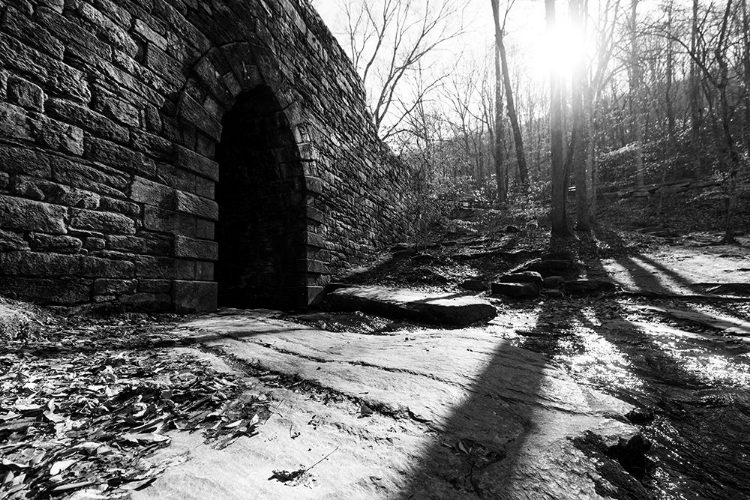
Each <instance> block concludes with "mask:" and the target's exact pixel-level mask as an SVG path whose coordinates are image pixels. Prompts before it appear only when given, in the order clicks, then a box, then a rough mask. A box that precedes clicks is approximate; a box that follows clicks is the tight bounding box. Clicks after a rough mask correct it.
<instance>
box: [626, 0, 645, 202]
mask: <svg viewBox="0 0 750 500" xmlns="http://www.w3.org/2000/svg"><path fill="white" fill-rule="evenodd" d="M629 24H630V26H629V30H630V65H629V80H630V112H631V116H632V123H633V143H634V145H635V175H636V186H637V187H639V188H641V187H643V184H644V182H645V170H644V168H643V135H644V132H643V118H644V109H643V108H644V106H643V94H642V85H641V79H642V75H641V66H640V50H639V47H638V0H630V23H629Z"/></svg>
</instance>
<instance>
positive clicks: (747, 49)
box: [742, 0, 750, 154]
mask: <svg viewBox="0 0 750 500" xmlns="http://www.w3.org/2000/svg"><path fill="white" fill-rule="evenodd" d="M742 44H743V45H744V47H743V58H742V63H743V69H744V70H745V85H746V88H745V148H746V149H747V152H748V154H750V83H748V82H750V12H748V9H747V0H742Z"/></svg>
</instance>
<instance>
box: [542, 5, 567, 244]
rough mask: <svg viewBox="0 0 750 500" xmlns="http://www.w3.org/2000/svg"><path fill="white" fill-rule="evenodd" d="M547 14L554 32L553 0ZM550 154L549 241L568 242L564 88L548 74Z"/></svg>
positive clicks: (553, 75)
mask: <svg viewBox="0 0 750 500" xmlns="http://www.w3.org/2000/svg"><path fill="white" fill-rule="evenodd" d="M544 5H545V10H546V14H547V31H548V32H549V33H553V32H554V30H555V23H556V21H555V0H544ZM550 154H551V161H552V209H551V213H550V216H551V219H552V239H553V240H554V239H556V238H567V237H569V236H570V231H569V230H568V219H567V216H566V213H565V208H566V207H565V202H566V199H565V197H566V192H565V187H566V186H565V185H566V182H565V181H566V175H565V152H564V145H563V85H562V78H561V76H560V74H559V73H558V72H556V71H554V70H553V71H552V73H551V74H550Z"/></svg>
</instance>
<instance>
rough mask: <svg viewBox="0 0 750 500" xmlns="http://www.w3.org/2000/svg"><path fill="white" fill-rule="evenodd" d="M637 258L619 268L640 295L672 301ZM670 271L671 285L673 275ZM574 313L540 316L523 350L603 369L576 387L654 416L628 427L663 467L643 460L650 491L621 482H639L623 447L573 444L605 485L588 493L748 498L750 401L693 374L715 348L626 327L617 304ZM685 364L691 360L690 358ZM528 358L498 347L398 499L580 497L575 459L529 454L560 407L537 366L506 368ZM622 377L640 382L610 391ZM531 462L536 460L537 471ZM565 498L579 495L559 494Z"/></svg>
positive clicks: (604, 302) (739, 391)
mask: <svg viewBox="0 0 750 500" xmlns="http://www.w3.org/2000/svg"><path fill="white" fill-rule="evenodd" d="M640 257H641V256H637V257H636V258H631V257H622V256H621V257H618V258H617V259H616V260H618V262H620V263H621V264H629V265H630V269H632V270H633V271H637V270H640V271H641V272H638V273H637V276H635V279H634V280H635V281H637V282H638V285H639V286H640V287H648V288H649V289H651V290H655V291H657V292H660V293H670V290H669V289H668V288H666V287H665V285H664V284H663V283H662V282H661V281H659V280H658V278H657V277H656V276H653V275H652V274H651V273H649V272H648V271H647V270H646V269H644V268H643V266H642V264H639V263H638V262H637V261H636V259H640ZM647 263H649V264H650V263H651V262H647ZM624 267H626V268H627V267H628V266H624ZM655 267H656V266H655ZM662 267H663V266H662ZM590 268H592V269H600V270H603V269H604V266H603V263H602V262H601V261H600V260H599V259H594V261H593V262H592V263H591V266H590ZM660 271H662V272H665V271H664V270H663V269H660ZM668 271H670V270H668V269H667V271H666V272H665V274H668V275H669V272H668ZM670 277H672V276H670ZM675 281H677V279H675ZM683 283H684V282H682V283H681V284H683ZM576 301H577V302H576ZM559 303H560V304H562V303H565V302H564V301H561V302H559ZM572 303H573V304H576V303H577V304H579V305H580V309H579V310H578V311H572V312H571V311H570V309H566V313H565V314H561V313H560V312H559V311H557V312H556V311H555V307H554V306H553V307H551V308H549V309H545V310H543V311H542V312H541V313H540V315H539V317H538V319H537V322H536V325H535V326H534V327H533V328H530V329H528V330H527V331H523V332H519V335H520V336H521V341H520V343H519V346H520V347H523V348H525V349H529V350H533V351H537V352H541V353H543V354H545V355H547V356H553V357H555V356H558V355H560V356H561V358H560V359H562V358H564V357H565V356H569V357H572V358H573V360H574V361H575V360H576V359H577V360H578V361H580V360H581V359H582V358H576V356H578V355H580V356H582V357H585V358H586V359H590V360H591V359H593V361H592V363H593V364H594V365H595V367H594V369H592V370H590V372H589V373H583V374H575V378H576V379H578V380H579V381H580V382H582V383H584V384H589V385H592V386H595V387H597V388H598V389H600V390H602V391H604V392H607V393H609V394H611V395H613V396H615V397H617V398H619V399H622V400H625V401H628V402H629V403H631V404H633V405H634V406H636V407H641V408H645V409H646V410H645V411H643V412H636V414H635V416H631V417H630V418H632V419H633V422H634V423H638V424H639V426H640V430H641V432H642V433H643V434H644V435H645V436H646V437H647V438H648V439H650V440H651V442H653V447H652V449H651V452H650V456H651V457H652V458H653V460H655V462H656V465H655V466H653V465H652V466H649V465H648V461H646V460H644V461H643V463H641V464H640V465H638V467H640V468H641V469H640V474H642V480H643V482H639V481H637V480H635V478H634V477H633V476H631V475H629V474H625V473H624V467H630V468H631V469H629V470H630V471H631V473H633V474H635V475H636V476H638V473H637V472H638V470H636V471H635V472H633V470H632V467H633V464H632V463H631V462H628V463H626V461H624V460H625V459H623V458H622V456H621V455H618V454H617V453H619V452H616V451H614V450H616V449H617V448H616V447H611V446H609V445H608V444H605V443H604V442H603V441H602V440H601V438H597V437H596V436H595V435H593V434H586V436H582V437H580V438H576V439H573V442H574V443H575V445H576V446H577V447H578V448H579V449H580V450H581V451H582V452H583V453H584V454H587V455H589V456H590V458H591V463H593V464H596V467H597V470H598V472H599V475H600V478H599V479H595V478H593V477H591V476H589V477H587V479H584V482H585V481H589V482H594V483H596V484H595V488H596V491H597V492H598V493H600V494H602V495H603V496H611V497H614V498H655V497H660V498H675V499H676V498H706V499H716V500H719V499H725V498H747V497H750V477H748V475H747V474H746V471H747V470H748V469H750V437H749V436H748V433H747V432H746V430H747V428H750V395H749V394H748V391H747V387H746V386H742V385H740V386H737V385H733V384H732V383H731V382H726V381H722V380H721V378H720V377H719V378H716V377H713V376H712V374H711V373H710V370H704V371H701V370H700V369H699V368H696V366H695V363H693V362H694V361H696V360H698V361H700V359H701V357H700V355H696V354H695V351H696V350H698V348H700V349H703V350H704V351H705V354H706V358H707V359H710V358H711V357H712V356H714V355H715V354H716V353H715V349H714V346H711V345H710V344H706V342H710V339H708V340H706V339H705V337H703V338H701V339H700V342H703V344H701V345H699V346H696V345H692V344H690V343H691V342H693V343H695V340H694V339H692V338H690V337H687V338H685V339H679V338H678V339H674V338H669V337H668V336H669V335H670V332H668V331H664V332H661V331H659V328H658V325H656V327H655V329H651V330H649V329H647V330H644V329H642V328H641V327H640V326H639V325H637V324H634V323H632V322H631V321H629V319H628V318H629V316H630V313H629V311H628V310H627V309H625V308H624V307H623V305H622V303H621V302H620V301H618V300H617V299H615V298H613V297H600V298H598V299H596V300H593V301H592V299H590V298H586V299H576V300H573V301H572ZM584 308H587V311H588V313H587V314H584V313H583V310H584ZM592 308H593V310H594V311H595V314H594V316H592V315H591V309H592ZM581 327H583V328H585V329H587V330H588V331H589V332H593V333H592V334H589V337H592V338H593V340H592V338H586V335H582V334H580V330H579V333H576V328H581ZM592 342H593V343H594V344H596V343H597V342H600V343H603V345H606V346H609V348H610V349H611V350H612V352H613V354H612V356H613V357H615V358H618V357H619V359H609V358H607V357H606V356H605V355H602V354H601V353H597V351H596V350H595V349H594V350H592V347H591V345H590V344H591V343H592ZM679 342H683V343H684V345H683V350H682V351H680V350H679V349H677V348H675V344H679ZM718 348H719V349H720V348H721V346H720V345H719V346H718ZM748 350H750V349H748ZM521 352H522V351H521ZM683 353H684V354H686V355H687V356H692V357H691V358H689V359H687V358H686V357H684V356H682V354H683ZM519 355H520V354H519V351H516V350H513V349H512V348H511V347H510V346H509V344H508V343H507V342H499V343H498V346H497V348H496V349H495V352H494V353H493V356H492V360H491V361H490V362H489V364H488V365H487V367H486V368H485V369H484V371H483V372H482V373H481V374H480V375H479V376H478V377H477V378H476V380H475V382H474V384H473V385H472V386H471V390H470V391H468V393H469V394H470V395H469V396H468V398H467V400H465V401H464V402H463V403H461V404H460V405H459V406H458V407H457V408H455V409H453V411H452V412H451V415H450V417H449V418H448V420H447V422H446V423H445V425H444V426H443V427H442V428H441V429H440V430H439V432H438V433H437V435H436V437H435V439H434V440H433V444H432V445H431V446H430V447H429V448H428V449H427V450H425V451H424V453H423V454H422V455H421V456H420V457H419V458H418V460H417V461H416V463H415V464H414V466H413V469H412V471H411V474H410V476H409V480H408V483H407V484H406V485H405V486H404V489H403V491H402V492H401V493H400V494H399V496H398V498H399V499H401V500H406V499H419V498H445V499H447V498H500V499H513V498H567V497H575V495H574V494H571V492H572V491H573V490H575V488H576V487H577V486H576V485H575V484H572V483H574V482H575V480H576V478H580V477H581V476H580V475H577V474H580V471H576V470H575V465H574V464H573V462H575V460H573V459H572V458H571V459H570V462H567V461H566V458H565V457H563V458H562V459H561V461H558V462H556V463H551V462H545V460H544V453H543V452H542V453H538V454H537V455H532V453H533V452H532V451H530V450H533V448H534V447H535V446H537V447H538V445H539V443H540V442H543V441H540V440H539V436H540V435H543V434H544V432H545V431H548V430H550V429H546V428H545V427H544V426H545V425H549V424H550V420H548V419H545V417H544V415H545V412H548V411H549V410H551V409H553V408H552V407H553V406H554V404H555V403H554V399H555V398H554V397H552V398H550V397H549V395H548V394H547V393H545V382H544V378H545V375H544V367H543V366H539V365H534V364H531V365H529V366H527V367H525V369H521V368H520V367H519V366H518V364H516V363H510V362H509V360H510V359H513V358H514V357H515V356H519ZM623 357H624V359H625V365H624V366H623V365H622V358H623ZM691 363H692V364H691ZM616 365H617V366H616ZM614 367H616V368H617V369H619V370H621V371H622V372H624V373H625V375H626V378H629V379H630V378H632V384H631V385H628V384H629V382H623V381H616V380H615V381H614V382H613V379H612V376H611V373H610V374H608V373H607V371H609V370H612V369H613V368H614ZM615 373H616V374H617V375H616V376H619V372H617V371H616V372H615ZM597 374H600V375H597ZM601 374H603V375H601ZM618 382H619V383H618ZM519 396H520V397H519ZM557 396H558V397H560V395H557ZM649 411H654V412H655V418H654V419H653V420H650V419H649V418H648V415H649ZM638 415H646V418H645V419H644V418H642V417H641V418H638ZM513 435H515V438H513ZM498 436H499V437H500V439H497V437H498ZM591 436H594V437H593V438H591ZM532 456H535V457H536V458H537V459H538V460H537V461H536V462H535V461H533V460H530V457H532ZM616 459H619V461H620V463H621V464H622V467H621V466H620V465H617V463H616V461H615V460H616ZM613 464H614V465H613ZM654 474H655V475H654ZM582 475H583V476H587V474H585V473H584V474H582ZM601 478H604V479H606V480H607V481H608V483H607V484H604V483H603V482H602V480H601ZM560 480H562V481H560ZM566 481H567V483H566ZM545 482H546V484H544V483H545ZM563 485H564V486H563ZM567 487H571V488H572V489H571V490H568V489H560V488H567ZM555 488H558V490H555ZM605 494H606V495H605Z"/></svg>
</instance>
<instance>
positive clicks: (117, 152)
mask: <svg viewBox="0 0 750 500" xmlns="http://www.w3.org/2000/svg"><path fill="white" fill-rule="evenodd" d="M86 158H89V159H91V160H94V161H98V162H101V163H104V164H106V165H110V166H112V167H115V168H117V169H120V170H123V171H125V172H132V173H137V174H141V175H146V176H148V177H153V176H154V174H155V173H156V165H155V164H154V163H153V161H150V160H149V161H146V159H145V158H144V156H143V153H140V152H137V151H132V150H130V149H128V148H125V147H123V146H120V145H119V144H115V143H114V142H110V141H107V140H104V139H99V138H96V137H92V136H89V135H87V136H86Z"/></svg>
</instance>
